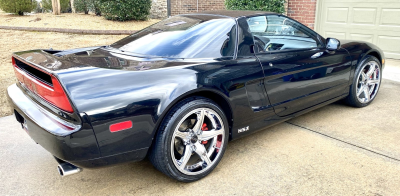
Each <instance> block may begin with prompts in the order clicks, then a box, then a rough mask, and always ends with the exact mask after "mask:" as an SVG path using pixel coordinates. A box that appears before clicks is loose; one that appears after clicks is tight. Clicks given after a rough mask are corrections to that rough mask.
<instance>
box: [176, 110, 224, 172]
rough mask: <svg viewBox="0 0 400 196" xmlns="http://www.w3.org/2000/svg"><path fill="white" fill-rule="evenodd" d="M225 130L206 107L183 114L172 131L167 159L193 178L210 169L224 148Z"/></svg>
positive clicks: (216, 115)
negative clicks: (170, 159) (170, 158)
mask: <svg viewBox="0 0 400 196" xmlns="http://www.w3.org/2000/svg"><path fill="white" fill-rule="evenodd" d="M224 137H225V127H224V123H223V121H222V119H221V117H220V116H219V115H218V114H217V112H215V111H214V110H212V109H210V108H197V109H195V110H192V111H191V112H189V113H187V114H186V115H185V116H184V117H183V118H182V120H181V121H180V122H179V123H178V126H177V127H176V128H175V131H174V134H173V136H172V138H173V139H172V140H171V157H172V160H173V163H174V165H175V167H176V168H177V169H178V170H179V171H180V172H182V173H184V174H186V175H196V174H199V173H202V172H205V171H207V170H208V169H209V168H210V167H212V166H213V165H214V164H215V162H216V160H217V159H218V157H219V156H220V154H221V153H219V152H220V149H221V147H223V145H224Z"/></svg>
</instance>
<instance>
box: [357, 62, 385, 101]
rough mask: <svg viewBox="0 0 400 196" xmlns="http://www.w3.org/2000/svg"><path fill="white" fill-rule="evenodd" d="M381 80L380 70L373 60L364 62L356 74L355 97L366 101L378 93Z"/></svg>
mask: <svg viewBox="0 0 400 196" xmlns="http://www.w3.org/2000/svg"><path fill="white" fill-rule="evenodd" d="M380 82H381V70H380V67H379V65H378V63H376V62H375V61H369V62H367V63H365V64H364V66H363V67H362V68H361V71H360V73H359V74H358V81H357V99H358V101H359V102H361V103H368V102H370V101H371V100H372V99H374V97H375V96H376V94H377V93H378V89H379V85H380Z"/></svg>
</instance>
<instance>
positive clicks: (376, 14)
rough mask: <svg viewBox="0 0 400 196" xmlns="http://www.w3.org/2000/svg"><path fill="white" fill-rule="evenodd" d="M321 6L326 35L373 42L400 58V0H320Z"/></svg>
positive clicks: (321, 30)
mask: <svg viewBox="0 0 400 196" xmlns="http://www.w3.org/2000/svg"><path fill="white" fill-rule="evenodd" d="M317 9H318V10H317V16H316V18H317V21H316V23H317V26H316V30H317V31H318V33H320V34H321V35H322V36H324V37H334V38H338V39H351V40H361V41H367V42H371V43H374V44H376V45H378V46H379V47H380V48H381V49H382V50H383V51H384V52H385V56H386V58H394V59H400V1H399V0H318V8H317Z"/></svg>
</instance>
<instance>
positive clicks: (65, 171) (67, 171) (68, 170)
mask: <svg viewBox="0 0 400 196" xmlns="http://www.w3.org/2000/svg"><path fill="white" fill-rule="evenodd" d="M57 170H58V173H59V174H60V175H61V176H69V175H72V174H77V173H79V172H81V171H82V169H81V168H79V167H76V166H75V165H72V164H70V163H67V162H64V163H60V164H59V165H58V166H57Z"/></svg>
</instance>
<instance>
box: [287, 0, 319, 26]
mask: <svg viewBox="0 0 400 196" xmlns="http://www.w3.org/2000/svg"><path fill="white" fill-rule="evenodd" d="M287 1H288V9H287V16H289V17H291V18H293V19H295V20H297V21H299V22H301V23H303V24H304V25H306V26H308V27H309V28H310V29H314V28H315V12H316V8H317V0H287Z"/></svg>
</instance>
